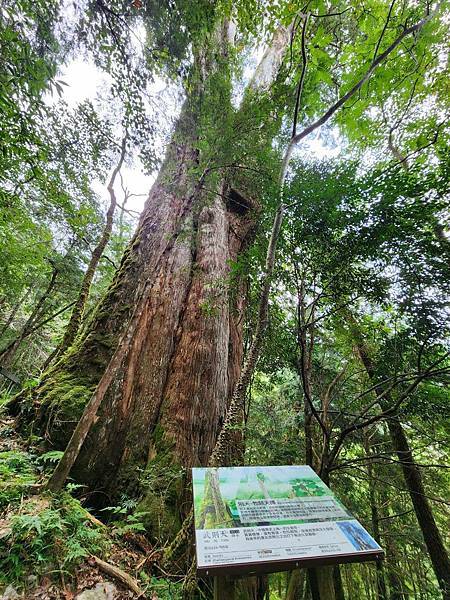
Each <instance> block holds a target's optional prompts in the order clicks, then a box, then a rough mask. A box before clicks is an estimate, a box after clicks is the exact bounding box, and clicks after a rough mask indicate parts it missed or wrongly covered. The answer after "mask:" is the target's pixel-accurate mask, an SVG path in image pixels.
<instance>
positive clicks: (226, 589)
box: [214, 575, 236, 600]
mask: <svg viewBox="0 0 450 600" xmlns="http://www.w3.org/2000/svg"><path fill="white" fill-rule="evenodd" d="M235 592H236V582H235V580H234V579H233V578H232V577H228V576H227V575H223V576H222V577H220V576H216V577H214V600H235V597H236V596H235Z"/></svg>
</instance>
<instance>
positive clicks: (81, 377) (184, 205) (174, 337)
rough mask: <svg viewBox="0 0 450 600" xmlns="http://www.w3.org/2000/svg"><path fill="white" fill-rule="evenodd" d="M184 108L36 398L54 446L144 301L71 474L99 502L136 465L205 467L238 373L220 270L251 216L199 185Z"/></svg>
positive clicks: (242, 239) (236, 301)
mask: <svg viewBox="0 0 450 600" xmlns="http://www.w3.org/2000/svg"><path fill="white" fill-rule="evenodd" d="M192 105H195V102H192V103H190V102H189V101H186V103H185V106H184V108H183V109H182V113H181V116H180V119H179V122H178V124H177V127H176V130H175V132H174V134H173V138H172V141H171V143H170V145H169V148H168V151H167V155H166V159H165V162H164V164H163V166H162V168H161V170H160V173H159V175H158V178H157V180H156V182H155V184H154V186H153V188H152V190H151V192H150V196H149V198H148V200H147V202H146V205H145V209H144V212H143V214H142V217H141V219H140V223H139V226H138V229H137V232H136V234H135V236H134V238H133V240H132V242H131V243H130V245H129V248H128V250H127V251H126V253H125V255H124V258H123V260H122V263H121V266H120V268H119V270H118V272H117V273H116V276H115V278H114V281H113V283H112V285H111V287H110V289H109V291H108V293H107V294H106V297H105V298H104V299H103V301H102V303H101V304H100V306H99V308H98V310H97V312H96V314H95V316H94V317H93V320H92V322H91V324H90V326H89V327H88V328H87V331H86V334H85V336H84V337H83V338H82V339H80V340H78V341H77V342H76V344H75V345H74V346H73V347H72V348H71V349H69V350H68V352H67V353H66V354H65V355H64V356H62V357H61V359H60V360H59V361H58V362H57V363H56V364H54V365H53V366H52V367H51V368H50V369H49V371H48V372H47V373H46V375H45V377H44V380H43V383H42V385H41V386H40V387H39V388H38V390H37V395H36V400H35V402H36V408H37V411H38V419H39V420H40V423H41V426H43V427H46V428H47V431H48V433H49V435H50V436H51V438H52V439H53V441H54V442H55V443H56V444H57V445H58V446H59V447H61V446H63V445H64V444H65V443H67V440H68V437H69V435H70V433H71V431H72V430H73V427H74V425H75V423H76V420H77V419H78V418H79V416H80V414H81V412H82V410H83V408H84V405H85V404H86V402H87V401H88V400H89V398H90V397H91V396H92V393H93V391H94V390H95V388H96V386H97V384H98V382H99V381H100V378H101V377H102V374H103V373H104V372H105V370H106V369H107V368H108V365H109V363H110V361H111V358H112V356H113V355H114V352H115V350H116V348H117V346H118V344H119V340H120V339H122V338H123V337H124V335H126V331H127V326H128V324H129V323H130V319H131V316H132V315H133V310H134V309H135V307H136V306H138V305H139V303H140V301H141V300H142V298H143V297H145V298H146V301H145V303H144V306H142V310H141V311H140V314H139V319H138V321H139V322H138V324H137V326H136V329H135V331H134V332H133V336H132V338H131V341H130V343H129V345H128V347H127V349H126V351H125V352H124V355H123V359H122V360H121V362H120V365H118V366H117V368H116V367H115V373H114V377H113V378H112V381H111V383H110V384H109V385H108V389H107V390H106V391H105V393H104V397H103V399H102V402H101V405H100V407H99V409H98V411H97V413H96V416H95V425H94V426H93V428H92V429H91V430H90V431H89V433H88V435H87V437H86V440H85V442H84V444H82V446H81V449H80V451H79V454H78V458H77V460H76V463H75V467H74V473H75V475H76V477H77V479H78V480H79V481H81V482H83V483H85V484H87V485H88V486H89V488H90V489H91V490H93V489H95V490H100V491H101V492H102V493H103V494H108V495H110V496H114V493H115V491H116V489H117V488H118V487H122V488H123V487H127V488H128V489H130V488H131V487H132V486H136V485H137V483H136V482H137V481H138V479H139V475H140V473H141V472H142V469H145V468H146V467H147V468H150V469H158V470H159V472H161V473H163V474H164V472H165V471H166V472H167V471H168V470H169V469H172V470H174V469H176V468H177V467H178V468H179V469H181V466H182V467H183V468H185V469H188V468H189V467H192V466H195V465H204V464H206V463H207V461H208V458H209V456H210V454H211V451H212V449H213V447H214V445H215V442H216V438H217V434H218V431H219V429H220V427H221V424H222V422H223V420H224V417H225V414H226V410H227V406H228V401H229V398H230V395H231V393H232V390H233V388H234V386H235V382H236V379H237V377H238V376H239V371H240V364H241V360H242V322H243V319H242V311H243V309H244V307H245V297H244V296H243V291H244V286H243V283H242V281H241V280H239V277H238V278H237V281H233V282H232V283H230V277H231V268H230V264H231V263H232V262H233V261H235V260H236V259H237V258H238V257H239V255H240V254H241V253H242V252H243V251H244V250H245V248H246V247H247V245H248V243H249V240H250V239H251V236H252V231H253V229H254V226H255V214H254V211H253V210H252V208H253V204H252V203H251V202H250V201H249V200H248V199H245V203H244V205H243V203H242V202H240V203H239V205H238V204H237V203H236V201H235V200H236V196H239V193H238V192H237V191H236V190H233V191H232V190H231V188H230V183H229V182H228V181H227V180H225V179H224V178H223V177H222V176H220V177H218V178H216V179H215V180H213V181H212V183H211V181H208V191H206V190H205V189H203V186H202V183H203V182H204V177H203V176H202V174H199V172H198V171H199V168H198V167H199V151H198V150H197V136H198V119H197V118H196V114H195V111H193V110H192V108H191V106H192ZM225 108H226V107H225ZM206 170H207V169H205V172H206ZM205 187H206V186H205ZM211 188H212V189H211ZM231 197H233V198H234V201H230V198H231ZM67 420H72V425H71V426H69V427H68V424H67ZM166 476H167V473H166ZM166 483H167V482H166ZM155 495H156V496H158V494H157V493H156V492H155ZM179 501H180V500H179V498H178V502H175V503H174V502H173V498H171V499H170V504H172V505H173V504H177V503H179ZM152 506H153V507H154V505H152ZM178 508H179V506H178V507H176V509H177V510H178ZM159 516H161V515H159ZM167 534H169V533H168V532H167Z"/></svg>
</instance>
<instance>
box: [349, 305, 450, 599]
mask: <svg viewBox="0 0 450 600" xmlns="http://www.w3.org/2000/svg"><path fill="white" fill-rule="evenodd" d="M347 320H348V322H349V324H350V327H351V330H352V335H353V337H354V339H355V342H356V351H357V353H358V355H359V357H360V359H361V362H362V364H363V365H364V368H365V369H366V371H367V374H368V376H369V378H370V379H371V380H372V381H373V382H374V383H376V374H375V369H374V365H373V362H372V359H371V357H370V353H369V350H368V348H367V346H366V344H365V342H364V339H363V338H362V335H361V332H360V330H359V328H358V326H357V323H356V322H355V320H354V318H353V317H352V316H351V315H348V316H347ZM375 391H376V394H377V396H380V406H381V408H382V410H387V409H389V408H391V407H392V406H393V405H394V404H395V403H394V401H393V400H392V398H391V397H390V395H389V394H385V393H384V390H383V387H382V386H381V385H380V386H377V388H376V390H375ZM387 426H388V430H389V433H390V437H391V440H392V446H393V448H394V450H395V452H396V454H397V457H398V460H399V463H400V465H401V468H402V472H403V476H404V478H405V483H406V486H407V488H408V492H409V495H410V497H411V502H412V505H413V507H414V512H415V514H416V517H417V522H418V524H419V527H420V530H421V532H422V535H423V539H424V541H425V545H426V547H427V550H428V553H429V555H430V559H431V563H432V565H433V569H434V572H435V575H436V579H437V580H438V583H439V587H440V588H441V591H442V597H443V599H444V600H450V558H449V555H448V553H447V550H446V548H445V546H444V543H443V540H442V536H441V533H440V531H439V529H438V526H437V524H436V521H435V518H434V515H433V511H432V509H431V506H430V503H429V501H428V498H427V494H426V491H425V487H424V485H423V481H422V475H421V473H420V470H419V467H418V466H417V465H416V463H415V461H414V457H413V454H412V451H411V448H410V446H409V442H408V438H407V437H406V435H405V432H404V429H403V426H402V424H401V422H400V419H399V418H398V416H397V415H395V414H394V415H392V416H390V417H389V419H388V420H387Z"/></svg>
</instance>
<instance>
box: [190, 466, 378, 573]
mask: <svg viewBox="0 0 450 600" xmlns="http://www.w3.org/2000/svg"><path fill="white" fill-rule="evenodd" d="M192 480H193V488H194V513H195V536H196V549H197V569H198V571H199V573H200V574H201V573H203V574H206V575H220V574H223V575H225V574H229V573H258V572H259V573H262V572H273V571H282V570H287V569H292V568H294V567H309V566H319V565H326V564H336V563H344V562H362V561H367V560H376V559H379V558H382V556H383V550H382V549H381V548H380V546H379V545H378V544H377V543H376V542H375V540H374V539H373V538H372V537H371V536H370V535H369V534H368V533H367V531H366V530H365V529H364V528H363V527H362V525H361V524H360V523H359V522H358V521H357V520H356V519H355V518H354V517H353V516H352V515H351V514H350V513H349V512H348V511H347V509H346V508H345V507H344V506H343V505H342V504H341V502H339V500H338V499H337V498H335V496H334V495H333V493H332V492H331V490H330V489H329V488H328V487H327V486H326V485H325V484H324V483H323V481H322V480H321V479H320V478H319V477H318V476H317V475H316V473H315V472H314V471H313V470H312V469H311V468H310V467H307V466H286V467H220V468H207V469H206V468H202V469H192Z"/></svg>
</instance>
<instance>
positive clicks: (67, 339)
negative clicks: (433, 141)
mask: <svg viewBox="0 0 450 600" xmlns="http://www.w3.org/2000/svg"><path fill="white" fill-rule="evenodd" d="M127 138H128V136H127V134H125V135H124V137H123V139H122V145H121V150H120V156H119V160H118V163H117V165H116V167H115V168H114V169H113V172H112V174H111V178H110V180H109V183H108V188H107V189H108V192H109V196H110V202H109V206H108V210H107V212H106V221H105V226H104V228H103V231H102V234H101V236H100V239H99V240H98V243H97V246H96V247H95V248H94V250H93V252H92V255H91V259H90V261H89V264H88V267H87V269H86V272H85V274H84V277H83V281H82V282H81V287H80V291H79V294H78V298H77V300H76V302H75V306H74V307H73V310H72V314H71V315H70V319H69V322H68V324H67V327H66V330H65V332H64V336H63V339H62V340H61V343H60V344H59V345H58V347H57V348H56V349H55V350H54V352H52V354H51V355H50V356H49V357H48V359H47V360H46V363H45V365H44V368H47V367H48V365H49V364H51V362H53V361H55V360H57V359H58V357H59V356H61V355H62V354H63V353H64V352H65V351H66V350H67V348H69V347H70V346H71V345H72V344H73V342H74V340H75V338H76V336H77V333H78V331H79V329H80V325H81V322H82V320H83V316H84V311H85V308H86V303H87V300H88V298H89V292H90V289H91V285H92V281H93V279H94V275H95V272H96V271H97V267H98V263H99V262H100V259H101V257H102V256H103V252H104V250H105V248H106V246H107V244H108V242H109V239H110V237H111V232H112V227H113V219H114V212H115V209H116V205H117V200H116V194H115V191H114V183H115V180H116V177H117V174H118V173H119V171H120V169H121V168H122V165H123V161H124V160H125V154H126V146H127Z"/></svg>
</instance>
